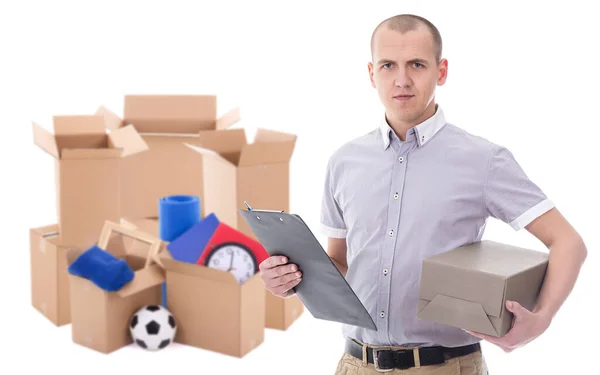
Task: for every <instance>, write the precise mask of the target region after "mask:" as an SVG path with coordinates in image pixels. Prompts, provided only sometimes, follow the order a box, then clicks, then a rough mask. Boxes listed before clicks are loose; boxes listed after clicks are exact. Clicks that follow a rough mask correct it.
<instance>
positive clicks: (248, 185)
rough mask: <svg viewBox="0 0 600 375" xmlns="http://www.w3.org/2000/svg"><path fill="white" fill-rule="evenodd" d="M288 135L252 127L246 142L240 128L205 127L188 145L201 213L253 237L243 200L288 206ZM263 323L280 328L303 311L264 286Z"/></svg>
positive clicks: (292, 143) (290, 144)
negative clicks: (199, 173) (198, 173)
mask: <svg viewBox="0 0 600 375" xmlns="http://www.w3.org/2000/svg"><path fill="white" fill-rule="evenodd" d="M296 138H297V137H296V136H295V135H293V134H287V133H281V132H276V131H273V130H267V129H257V131H256V135H255V138H254V142H253V143H248V142H247V138H246V133H245V131H244V129H228V130H221V131H205V132H202V133H201V134H200V141H199V145H200V147H198V146H194V145H188V146H189V147H190V148H192V149H195V150H197V151H198V152H200V153H201V154H202V155H203V156H204V160H203V166H204V199H203V206H204V209H205V212H214V213H215V214H216V215H217V216H218V217H219V220H221V221H222V222H224V223H226V224H228V225H230V226H231V227H233V228H236V229H237V230H239V231H240V232H242V233H244V234H246V235H247V236H249V237H251V238H253V239H255V240H258V239H257V237H256V235H255V234H254V232H252V230H251V229H250V227H249V226H248V223H246V221H245V220H244V219H243V218H242V217H241V215H239V213H238V210H240V209H245V208H246V206H245V204H244V201H247V202H249V203H250V204H251V205H252V206H253V207H256V208H258V209H266V210H283V211H286V212H289V207H290V183H289V181H290V159H291V156H292V153H293V151H294V147H295V145H296ZM265 294H266V296H265V299H266V320H265V327H267V328H273V329H280V330H286V329H287V328H289V326H290V325H291V324H292V323H293V322H294V321H295V320H296V319H297V318H298V317H299V316H300V315H302V313H303V312H304V305H303V304H302V302H301V301H300V299H299V298H298V297H297V296H293V297H291V298H286V299H283V298H279V297H276V296H274V295H273V294H272V293H271V292H269V291H268V290H265Z"/></svg>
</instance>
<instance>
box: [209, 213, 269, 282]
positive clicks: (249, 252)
mask: <svg viewBox="0 0 600 375" xmlns="http://www.w3.org/2000/svg"><path fill="white" fill-rule="evenodd" d="M268 257H269V253H267V251H266V250H265V248H264V247H263V246H262V245H261V243H260V242H258V241H256V240H254V239H252V238H250V237H248V236H246V235H245V234H243V233H242V232H240V231H238V230H236V229H234V228H232V227H230V226H229V225H227V224H225V223H219V226H218V227H217V229H216V230H215V232H214V233H213V235H212V237H211V239H210V241H208V244H207V245H206V248H205V249H204V251H203V252H202V255H201V256H200V258H199V259H198V264H199V265H202V266H207V267H210V268H215V269H219V270H222V271H226V272H231V273H232V274H233V276H234V277H235V279H236V280H237V281H238V283H240V284H242V283H244V282H245V281H246V280H248V279H249V278H251V277H252V276H254V275H255V274H256V273H257V272H258V266H259V265H260V263H262V262H263V261H264V260H265V259H267V258H268Z"/></svg>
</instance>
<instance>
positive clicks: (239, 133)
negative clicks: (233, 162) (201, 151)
mask: <svg viewBox="0 0 600 375" xmlns="http://www.w3.org/2000/svg"><path fill="white" fill-rule="evenodd" d="M246 143H247V141H246V132H245V130H244V129H228V130H213V131H210V130H205V131H201V132H199V133H198V142H197V143H196V144H197V145H198V146H200V147H203V148H207V149H209V150H212V151H215V152H218V153H220V154H223V153H231V152H240V151H241V150H242V148H243V147H244V146H245V145H246Z"/></svg>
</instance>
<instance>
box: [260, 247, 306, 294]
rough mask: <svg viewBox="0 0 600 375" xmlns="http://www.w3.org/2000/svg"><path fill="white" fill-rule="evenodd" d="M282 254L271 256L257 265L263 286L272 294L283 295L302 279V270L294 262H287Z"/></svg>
mask: <svg viewBox="0 0 600 375" xmlns="http://www.w3.org/2000/svg"><path fill="white" fill-rule="evenodd" d="M287 262H288V259H287V258H286V257H284V256H271V257H269V258H267V259H266V260H265V261H263V262H262V263H261V264H260V265H259V269H260V275H261V278H262V280H263V282H264V284H265V287H266V288H267V289H268V290H269V291H270V292H271V293H273V294H274V295H276V296H280V297H285V296H287V295H288V294H289V293H288V291H289V290H290V289H291V288H293V287H295V286H296V285H298V283H300V281H301V280H302V272H301V271H299V270H298V266H297V265H295V264H288V263H287Z"/></svg>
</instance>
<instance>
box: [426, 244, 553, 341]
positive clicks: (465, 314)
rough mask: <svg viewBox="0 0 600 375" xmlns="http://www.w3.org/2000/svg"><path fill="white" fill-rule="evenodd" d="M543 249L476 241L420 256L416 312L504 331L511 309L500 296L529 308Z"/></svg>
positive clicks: (447, 321)
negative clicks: (420, 266) (445, 250)
mask: <svg viewBox="0 0 600 375" xmlns="http://www.w3.org/2000/svg"><path fill="white" fill-rule="evenodd" d="M548 259H549V257H548V254H546V253H543V252H539V251H534V250H529V249H524V248H521V247H517V246H511V245H506V244H502V243H498V242H494V241H481V242H475V243H472V244H468V245H465V246H461V247H459V248H457V249H454V250H452V251H448V252H444V253H441V254H438V255H435V256H432V257H429V258H427V259H425V260H424V261H423V272H422V275H421V283H420V291H419V303H418V309H417V317H419V318H421V319H427V320H432V321H435V322H438V323H442V324H447V325H450V326H454V327H459V328H464V329H469V330H473V331H476V332H481V333H485V334H488V335H492V336H496V337H499V336H503V335H505V334H506V333H507V332H508V331H509V329H510V327H511V324H512V319H513V314H512V313H511V312H510V311H508V310H507V309H506V301H507V300H511V301H517V302H519V303H520V304H521V305H522V306H523V307H525V308H527V309H529V310H531V309H532V308H533V307H534V306H535V304H536V302H537V298H538V295H539V291H540V289H541V286H542V282H543V280H544V277H545V273H546V268H547V265H548Z"/></svg>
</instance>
